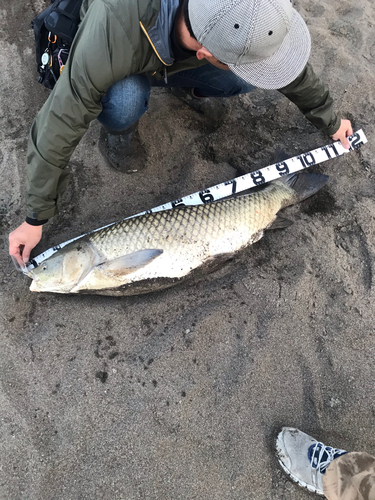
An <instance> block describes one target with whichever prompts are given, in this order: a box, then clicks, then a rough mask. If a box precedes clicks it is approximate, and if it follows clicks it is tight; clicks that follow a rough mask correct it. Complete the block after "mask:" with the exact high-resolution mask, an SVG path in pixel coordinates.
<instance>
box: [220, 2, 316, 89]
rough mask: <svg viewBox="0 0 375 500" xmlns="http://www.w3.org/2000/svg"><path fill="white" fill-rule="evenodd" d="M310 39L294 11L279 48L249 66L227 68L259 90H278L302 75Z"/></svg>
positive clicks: (299, 17) (230, 65)
mask: <svg viewBox="0 0 375 500" xmlns="http://www.w3.org/2000/svg"><path fill="white" fill-rule="evenodd" d="M310 49H311V38H310V33H309V30H308V27H307V26H306V23H305V21H304V20H303V19H302V17H301V16H300V15H299V14H298V12H297V11H296V10H294V12H293V16H292V20H291V24H290V29H289V31H288V34H287V35H286V37H285V38H284V40H283V43H282V44H281V46H280V48H279V49H278V50H277V51H276V52H275V53H274V54H273V55H272V56H271V57H269V58H268V59H263V60H262V61H258V62H254V63H249V64H241V65H235V64H228V66H229V68H230V69H231V71H233V73H234V74H236V75H237V76H239V77H240V78H242V79H243V80H245V81H246V82H248V83H250V84H251V85H254V86H255V87H259V88H261V89H281V88H283V87H286V86H287V85H289V83H292V82H293V81H294V80H295V79H296V78H297V76H298V75H299V74H300V73H301V72H302V70H303V69H304V67H305V66H306V64H307V61H308V59H309V56H310Z"/></svg>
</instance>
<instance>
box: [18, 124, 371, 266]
mask: <svg viewBox="0 0 375 500" xmlns="http://www.w3.org/2000/svg"><path fill="white" fill-rule="evenodd" d="M348 141H349V142H350V148H349V149H345V148H344V146H343V145H342V144H341V142H339V141H338V142H334V143H332V144H328V145H327V146H323V147H320V148H318V149H314V150H313V151H310V152H309V153H304V154H301V155H298V156H294V157H293V158H289V159H288V160H284V161H281V162H279V163H274V164H273V165H269V166H268V167H264V168H261V169H260V170H256V171H255V172H250V173H249V174H245V175H241V176H240V177H236V178H235V179H232V180H230V181H226V182H222V183H221V184H217V185H216V186H212V187H210V188H208V189H204V190H203V191H198V192H196V193H193V194H189V195H187V196H184V197H183V198H180V199H178V200H175V201H171V202H168V203H164V205H159V206H158V207H155V208H151V209H150V210H146V211H145V212H140V213H139V214H136V215H132V216H130V217H125V218H124V219H121V220H126V219H131V218H132V217H139V216H140V215H144V214H151V213H153V212H161V211H162V210H170V209H172V208H175V207H181V206H187V205H202V204H204V203H211V202H213V201H216V200H220V199H221V198H226V197H227V196H231V195H233V194H236V193H240V192H241V191H246V190H248V189H250V188H253V187H256V186H261V185H262V184H265V183H267V182H270V181H274V180H276V179H279V178H280V177H281V176H283V175H288V174H292V173H294V172H298V171H299V170H304V169H305V168H308V167H312V166H313V165H318V164H319V163H323V162H325V161H327V160H331V159H332V158H337V157H338V156H342V155H343V154H345V153H349V152H350V151H354V150H355V149H358V148H359V147H360V146H362V145H363V144H365V143H366V142H367V139H366V136H365V134H364V132H363V130H358V132H355V133H354V134H353V135H351V136H350V137H348ZM121 220H120V221H116V222H112V223H111V224H107V225H106V226H103V227H100V228H98V229H94V230H93V231H90V232H89V233H85V234H83V235H81V236H77V237H76V238H73V239H72V240H69V241H66V242H65V243H61V244H60V245H56V246H54V247H53V248H50V249H48V250H46V251H45V252H43V253H41V254H40V255H38V256H37V257H35V258H34V259H32V260H31V261H30V262H28V263H27V264H26V268H27V271H30V270H31V269H34V268H35V267H38V266H39V264H40V263H41V262H43V261H44V260H46V259H47V258H48V257H50V256H51V255H53V254H54V253H55V252H57V251H58V250H60V249H61V248H63V247H64V246H65V245H67V244H68V243H71V242H72V241H75V240H78V239H79V238H82V237H83V236H86V235H88V234H92V233H95V232H96V231H100V230H101V229H104V228H106V227H109V226H112V225H113V224H117V222H121ZM27 271H26V270H25V272H27Z"/></svg>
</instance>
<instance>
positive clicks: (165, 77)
mask: <svg viewBox="0 0 375 500" xmlns="http://www.w3.org/2000/svg"><path fill="white" fill-rule="evenodd" d="M164 81H165V83H168V74H167V68H166V67H165V66H164Z"/></svg>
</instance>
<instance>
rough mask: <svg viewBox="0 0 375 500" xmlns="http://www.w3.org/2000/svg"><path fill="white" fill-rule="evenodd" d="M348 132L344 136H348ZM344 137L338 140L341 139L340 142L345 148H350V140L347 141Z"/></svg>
mask: <svg viewBox="0 0 375 500" xmlns="http://www.w3.org/2000/svg"><path fill="white" fill-rule="evenodd" d="M349 135H350V134H348V135H347V136H346V137H348V136H349ZM346 137H341V138H340V141H341V144H342V145H343V146H344V148H345V149H349V148H350V142H349V141H348V139H347V138H346Z"/></svg>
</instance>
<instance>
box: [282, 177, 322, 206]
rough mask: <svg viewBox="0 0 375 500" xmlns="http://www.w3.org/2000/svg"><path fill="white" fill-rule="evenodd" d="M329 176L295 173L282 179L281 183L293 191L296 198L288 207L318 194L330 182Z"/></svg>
mask: <svg viewBox="0 0 375 500" xmlns="http://www.w3.org/2000/svg"><path fill="white" fill-rule="evenodd" d="M328 179H329V177H328V175H323V174H313V173H306V172H303V173H299V174H297V173H295V174H290V175H286V176H285V177H282V178H281V179H280V181H282V182H283V183H284V184H286V185H287V186H288V187H290V188H291V189H293V191H294V197H293V199H292V200H290V203H288V205H293V204H294V203H299V202H301V201H303V200H306V198H309V197H310V196H312V195H313V194H315V193H317V192H318V191H319V190H320V189H321V188H322V187H323V186H324V184H325V183H326V182H327V181H328Z"/></svg>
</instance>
